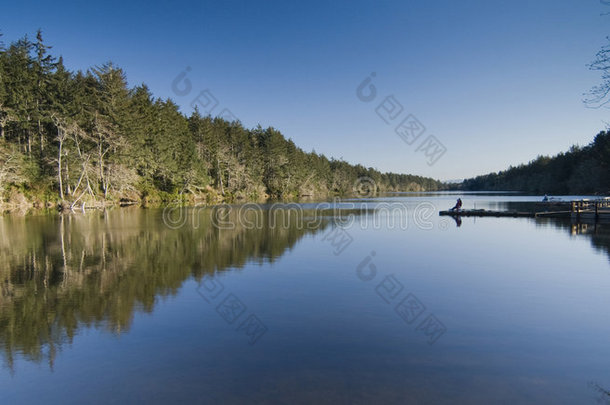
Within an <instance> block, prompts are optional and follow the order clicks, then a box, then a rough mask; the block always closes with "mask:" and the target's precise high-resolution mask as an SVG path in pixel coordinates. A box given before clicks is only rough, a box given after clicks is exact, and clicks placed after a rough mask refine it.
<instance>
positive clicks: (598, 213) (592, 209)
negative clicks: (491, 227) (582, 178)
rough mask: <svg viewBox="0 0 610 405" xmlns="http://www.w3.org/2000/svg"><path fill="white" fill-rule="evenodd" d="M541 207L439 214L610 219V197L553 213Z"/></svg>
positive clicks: (577, 203)
mask: <svg viewBox="0 0 610 405" xmlns="http://www.w3.org/2000/svg"><path fill="white" fill-rule="evenodd" d="M539 205H540V204H539V203H536V210H534V211H495V210H484V209H472V210H462V209H460V210H445V211H439V213H438V214H439V215H449V216H452V217H512V218H571V219H572V220H575V221H580V220H593V221H598V220H601V219H610V197H606V198H602V199H599V200H578V201H566V202H565V203H562V204H557V205H556V206H554V207H553V208H554V210H553V211H548V210H547V211H538V210H539V208H540V207H539ZM547 208H548V207H547Z"/></svg>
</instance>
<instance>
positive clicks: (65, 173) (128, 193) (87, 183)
mask: <svg viewBox="0 0 610 405" xmlns="http://www.w3.org/2000/svg"><path fill="white" fill-rule="evenodd" d="M49 48H50V47H49V46H47V45H46V44H45V43H44V41H43V38H42V35H41V32H40V31H39V32H38V33H37V36H36V40H35V41H31V40H29V39H28V37H27V36H26V37H24V38H23V39H20V40H18V41H16V42H14V43H12V44H10V46H8V47H5V46H4V45H3V44H2V43H0V197H1V198H0V202H1V201H7V200H12V201H13V202H14V201H15V200H18V199H22V200H23V201H24V202H26V201H34V202H38V203H42V202H43V201H51V202H56V201H59V202H63V203H64V204H65V203H70V204H77V203H78V204H81V203H82V202H85V201H86V202H87V203H89V204H91V203H95V202H97V203H100V202H108V201H110V202H118V201H121V200H123V201H164V200H165V201H167V200H172V199H174V198H176V197H178V196H182V197H183V198H187V199H190V200H193V199H196V198H206V199H208V200H211V201H219V200H225V201H231V200H234V199H240V198H246V199H259V198H266V197H273V198H288V197H294V196H302V195H325V194H328V193H348V192H350V191H351V190H352V188H353V185H354V182H355V181H356V180H357V179H358V178H359V177H362V176H366V177H370V178H371V179H373V180H374V181H375V182H376V184H377V187H378V189H379V190H382V191H383V190H396V191H398V190H405V191H406V190H433V189H437V188H439V187H440V186H441V183H439V182H437V181H435V180H433V179H430V178H424V177H420V176H411V175H402V174H392V173H380V172H379V171H377V170H374V169H371V168H365V167H363V166H361V165H351V164H349V163H347V162H345V161H341V160H335V159H328V158H326V157H325V156H324V155H319V154H317V153H315V152H311V153H306V152H304V151H303V150H301V149H300V148H298V147H297V146H296V145H295V144H294V143H293V142H292V141H290V140H287V139H286V138H285V137H284V136H283V135H282V134H281V133H280V132H279V131H277V130H276V129H273V128H261V127H260V126H259V127H257V128H254V129H246V128H244V127H243V126H242V125H241V123H240V122H228V121H225V120H223V119H220V118H213V117H210V116H202V115H200V114H199V112H198V111H197V110H195V112H194V113H193V114H192V115H191V116H190V117H186V116H184V115H183V114H181V113H180V112H179V108H178V106H177V105H176V104H174V103H173V102H172V101H171V100H169V99H168V100H162V99H159V98H155V97H153V95H152V94H151V92H150V90H149V89H148V88H147V87H146V85H140V86H136V87H133V88H129V87H128V85H127V81H126V77H125V73H124V72H123V71H122V70H121V69H120V68H118V67H117V66H115V65H113V64H112V63H107V64H104V65H102V66H97V67H94V68H91V69H89V70H88V71H87V72H81V71H78V72H71V71H69V70H67V69H66V67H65V66H64V63H63V60H62V58H61V57H60V58H55V57H54V56H52V55H51V54H50V53H49Z"/></svg>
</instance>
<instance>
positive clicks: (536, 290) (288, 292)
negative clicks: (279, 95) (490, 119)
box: [0, 193, 610, 404]
mask: <svg viewBox="0 0 610 405" xmlns="http://www.w3.org/2000/svg"><path fill="white" fill-rule="evenodd" d="M457 196H461V198H462V200H463V201H464V207H463V208H474V207H476V208H493V209H506V208H510V207H511V206H512V205H514V204H531V205H533V204H534V202H535V201H540V199H541V197H539V196H523V195H516V194H510V193H494V194H489V193H487V194H486V193H470V194H467V193H461V194H459V195H458V194H454V193H411V194H393V195H387V196H383V197H377V198H370V199H347V200H342V201H330V202H325V203H303V204H281V205H279V204H266V205H259V206H257V205H254V204H248V205H241V206H239V205H234V206H220V207H216V208H204V207H195V208H178V207H172V208H171V209H142V208H121V209H113V210H109V211H106V212H101V211H93V212H87V213H85V214H83V213H74V214H70V215H57V214H52V215H51V214H49V215H42V214H37V215H30V216H25V217H24V216H15V215H5V216H2V217H0V277H1V282H2V285H1V294H0V352H1V353H2V368H1V369H0V392H1V393H2V400H1V401H2V403H5V404H20V403H36V402H42V401H44V402H45V403H50V404H55V403H82V402H87V403H108V402H111V403H112V402H117V403H124V402H128V401H129V402H146V403H163V402H187V401H188V402H197V403H210V404H215V403H219V404H220V403H222V404H225V403H228V404H233V403H235V404H239V403H286V404H309V403H332V404H338V403H341V404H343V403H356V404H367V403H397V404H398V403H401V404H404V403H430V404H439V403H452V404H453V403H535V402H543V403H596V401H609V399H610V395H608V394H607V393H606V391H605V390H610V365H609V362H608V359H610V311H609V310H608V309H610V294H609V292H610V224H597V225H595V224H592V223H589V224H572V223H571V222H570V221H569V220H567V221H565V220H552V219H534V218H462V219H461V220H460V221H455V220H453V219H452V218H449V217H439V216H438V211H439V210H441V209H447V208H450V207H451V206H452V205H453V204H454V202H455V199H456V198H457ZM563 198H564V199H571V198H581V196H563Z"/></svg>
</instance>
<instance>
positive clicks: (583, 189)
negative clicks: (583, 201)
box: [458, 131, 610, 195]
mask: <svg viewBox="0 0 610 405" xmlns="http://www.w3.org/2000/svg"><path fill="white" fill-rule="evenodd" d="M458 188H460V189H463V190H471V191H475V190H497V191H525V192H533V193H538V194H598V195H608V194H610V131H602V132H600V133H599V134H597V136H596V137H595V139H594V140H593V141H592V142H591V143H590V144H589V145H587V146H585V147H579V146H572V147H571V148H570V150H569V151H568V152H564V153H560V154H558V155H556V156H552V157H549V156H538V157H537V158H536V159H534V160H532V161H531V162H529V163H528V164H522V165H519V166H516V167H509V168H508V169H507V170H504V171H501V172H498V173H490V174H486V175H482V176H477V177H475V178H472V179H466V180H464V182H463V183H461V184H459V185H458Z"/></svg>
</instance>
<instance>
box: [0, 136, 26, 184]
mask: <svg viewBox="0 0 610 405" xmlns="http://www.w3.org/2000/svg"><path fill="white" fill-rule="evenodd" d="M22 167H23V157H22V155H21V154H20V153H19V152H18V151H17V150H15V149H14V148H12V149H11V148H8V147H4V145H2V144H0V196H1V195H2V193H3V192H4V189H5V187H6V185H7V184H10V183H23V182H24V181H25V180H26V178H25V176H24V175H23V173H22V169H21V168H22Z"/></svg>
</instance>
